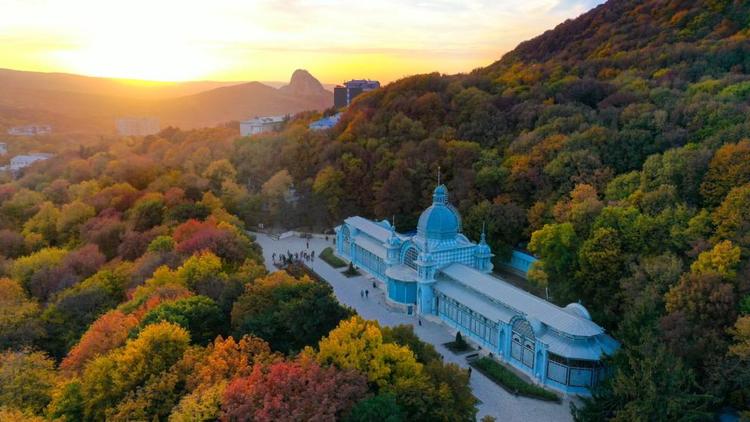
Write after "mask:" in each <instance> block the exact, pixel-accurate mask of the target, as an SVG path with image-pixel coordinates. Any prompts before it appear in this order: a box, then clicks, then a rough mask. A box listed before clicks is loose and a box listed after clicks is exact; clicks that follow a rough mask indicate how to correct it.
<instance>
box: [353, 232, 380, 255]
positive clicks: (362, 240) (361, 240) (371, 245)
mask: <svg viewBox="0 0 750 422" xmlns="http://www.w3.org/2000/svg"><path fill="white" fill-rule="evenodd" d="M354 243H355V244H357V245H359V246H361V247H362V248H364V249H365V250H368V251H370V252H372V253H373V254H375V256H377V257H379V258H382V259H384V260H385V259H387V258H388V253H387V252H386V250H385V246H383V244H382V243H380V242H378V241H376V240H373V239H371V238H370V237H369V236H356V237H355V238H354Z"/></svg>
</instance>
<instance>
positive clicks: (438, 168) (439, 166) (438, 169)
mask: <svg viewBox="0 0 750 422" xmlns="http://www.w3.org/2000/svg"><path fill="white" fill-rule="evenodd" d="M438 186H440V166H439V165H438Z"/></svg>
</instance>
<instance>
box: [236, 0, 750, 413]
mask: <svg viewBox="0 0 750 422" xmlns="http://www.w3.org/2000/svg"><path fill="white" fill-rule="evenodd" d="M749 27H750V4H748V3H747V2H741V1H733V0H701V1H691V2H686V1H677V0H651V1H635V0H619V1H618V0H613V1H609V2H607V3H606V4H604V5H601V6H599V7H597V8H595V9H593V10H592V11H590V12H588V13H586V14H584V15H583V16H581V17H579V18H577V19H575V20H572V21H568V22H565V23H563V24H561V25H559V26H558V27H557V28H555V29H554V30H551V31H549V32H547V33H545V34H542V35H541V36H539V37H537V38H535V39H532V40H529V41H527V42H525V43H522V44H521V45H519V47H518V48H517V49H516V50H514V51H512V52H510V53H508V54H507V55H505V56H504V57H503V58H502V59H501V60H499V61H498V62H496V63H494V64H492V65H491V66H488V67H486V68H481V69H476V70H474V71H472V72H470V73H468V74H462V75H450V76H448V75H440V74H437V73H435V74H425V75H418V76H413V77H408V78H405V79H402V80H399V81H397V82H394V83H392V84H390V85H388V86H386V87H385V88H383V89H380V90H377V91H374V92H371V93H368V94H366V95H363V96H361V97H358V98H357V100H356V101H355V102H354V104H353V105H352V106H350V107H349V109H348V110H347V111H346V112H345V113H344V114H343V116H342V119H341V122H340V123H339V125H338V126H337V127H335V128H334V129H332V130H330V131H327V132H311V131H308V130H306V124H307V123H308V122H309V121H310V119H311V118H312V117H310V116H305V115H299V116H297V119H296V120H295V121H292V122H291V123H290V124H289V125H288V127H287V128H286V129H285V130H284V131H282V132H281V133H277V134H271V135H267V136H264V137H261V138H260V139H241V140H239V141H238V142H237V143H236V153H235V155H234V156H233V163H234V164H235V166H236V169H237V171H238V175H239V177H240V179H241V180H243V181H247V183H248V185H247V186H248V188H249V191H250V195H251V197H254V198H255V201H257V203H258V204H261V203H263V204H267V206H266V207H260V206H257V207H255V208H248V209H246V210H245V211H246V212H247V213H246V214H242V215H243V218H244V219H245V220H246V222H248V224H257V223H259V222H262V223H264V224H281V223H282V221H286V222H287V223H289V222H290V219H291V224H295V225H298V226H311V227H316V226H317V227H330V226H332V225H335V224H337V222H338V221H340V220H341V219H342V218H345V217H347V216H349V215H354V214H359V215H364V216H367V217H371V218H376V219H384V218H387V219H389V220H390V219H391V218H393V217H395V222H396V226H397V227H398V229H399V230H406V231H408V230H412V229H414V227H415V226H416V219H417V217H418V216H419V213H420V212H421V210H422V209H423V208H424V207H425V206H427V205H429V203H430V193H431V191H432V189H433V188H434V186H435V183H436V177H437V172H438V168H440V169H441V170H440V171H441V172H442V179H443V181H445V182H446V183H447V185H448V188H449V191H450V192H451V200H452V202H453V203H454V204H456V205H457V207H458V208H459V210H460V211H461V213H462V215H463V218H464V221H463V227H464V231H465V232H466V234H467V235H468V236H469V238H473V239H477V238H478V237H479V233H480V230H481V228H482V225H483V224H484V223H486V225H487V240H488V242H489V243H490V245H491V246H492V249H493V252H494V253H495V255H496V256H495V260H496V264H500V263H501V262H502V261H503V260H505V259H507V257H508V256H509V254H510V252H511V251H512V249H513V248H523V249H528V250H530V251H531V252H533V253H534V254H535V255H536V256H538V257H539V258H541V262H540V264H539V265H537V266H536V267H535V268H533V270H532V271H531V272H530V278H531V281H532V283H534V284H535V285H538V286H543V287H547V288H548V289H549V291H550V295H551V298H552V300H553V301H554V302H556V303H558V304H561V305H562V304H565V303H569V302H575V301H580V302H581V303H582V304H583V305H585V306H586V307H587V308H588V309H589V310H590V311H591V313H592V316H593V318H594V320H595V321H597V322H599V323H600V324H602V325H603V326H605V327H606V328H607V329H608V330H609V331H610V332H611V333H612V334H613V335H614V336H615V337H616V338H617V339H618V340H619V341H621V342H622V345H623V347H622V349H621V351H620V352H619V353H618V354H617V355H616V356H614V357H612V359H611V362H610V366H611V368H612V376H611V377H610V378H609V379H608V381H607V382H605V383H604V384H603V385H602V386H601V387H600V388H599V389H598V391H596V392H595V394H594V397H593V399H591V400H586V401H585V402H584V403H583V404H581V405H579V406H577V407H576V408H575V409H574V416H575V417H576V418H577V419H578V420H602V419H613V420H622V421H631V420H649V421H652V420H680V419H690V420H695V419H711V418H712V415H713V414H714V412H715V411H717V409H722V408H725V407H730V408H734V409H739V410H740V411H744V412H748V410H749V409H750V295H749V292H750V261H749V260H748V258H750V213H749V212H748V210H749V209H750V117H749V116H750V106H749V104H750V101H749V100H750V77H749V76H748V73H750V40H749V38H748V36H749V35H750V29H749ZM263 163H273V165H270V166H268V165H266V166H264V165H263ZM290 186H291V187H293V188H294V190H295V192H296V195H297V202H296V204H294V203H289V202H287V201H283V200H282V199H281V198H282V195H281V192H283V191H285V190H286V189H288V188H289V187H290ZM745 415H746V416H747V417H750V414H748V413H745Z"/></svg>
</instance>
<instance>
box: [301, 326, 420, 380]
mask: <svg viewBox="0 0 750 422" xmlns="http://www.w3.org/2000/svg"><path fill="white" fill-rule="evenodd" d="M318 347H319V351H318V353H317V359H318V362H320V363H322V364H328V365H335V366H337V367H339V368H342V369H354V370H357V371H359V372H362V373H363V374H365V375H367V379H368V381H369V382H370V383H372V384H375V385H376V386H377V387H378V388H380V389H384V390H394V389H397V388H398V387H399V386H401V385H404V384H408V382H409V380H410V379H414V378H418V377H419V378H421V376H422V364H420V363H418V362H417V360H416V358H415V357H414V353H413V352H412V351H411V350H409V348H408V347H404V346H399V345H396V344H393V343H384V342H383V334H382V332H381V331H380V326H379V325H378V323H377V322H375V321H365V320H363V319H362V318H360V317H358V316H355V317H352V318H351V319H349V320H345V321H341V323H340V324H339V326H338V327H336V328H335V329H334V330H332V331H331V332H330V333H329V334H328V337H325V338H323V339H322V340H321V341H320V343H319V344H318ZM308 353H310V351H309V350H308Z"/></svg>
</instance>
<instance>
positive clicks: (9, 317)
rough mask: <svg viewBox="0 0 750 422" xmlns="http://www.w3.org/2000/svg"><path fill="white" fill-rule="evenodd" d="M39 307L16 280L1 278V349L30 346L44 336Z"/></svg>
mask: <svg viewBox="0 0 750 422" xmlns="http://www.w3.org/2000/svg"><path fill="white" fill-rule="evenodd" d="M38 316H39V305H38V304H37V303H36V302H34V301H32V300H29V298H28V296H27V294H26V292H25V291H24V290H23V288H22V287H21V286H20V285H19V284H18V282H16V281H15V280H11V279H9V278H0V349H2V350H7V349H9V348H12V347H18V346H23V345H26V346H28V345H30V343H32V342H33V341H35V340H36V339H38V338H39V337H41V336H42V334H43V333H42V327H41V324H40V323H39V320H38V319H37V318H38Z"/></svg>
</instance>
